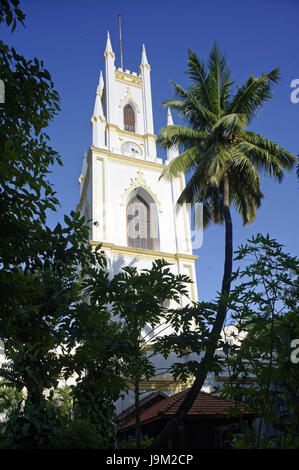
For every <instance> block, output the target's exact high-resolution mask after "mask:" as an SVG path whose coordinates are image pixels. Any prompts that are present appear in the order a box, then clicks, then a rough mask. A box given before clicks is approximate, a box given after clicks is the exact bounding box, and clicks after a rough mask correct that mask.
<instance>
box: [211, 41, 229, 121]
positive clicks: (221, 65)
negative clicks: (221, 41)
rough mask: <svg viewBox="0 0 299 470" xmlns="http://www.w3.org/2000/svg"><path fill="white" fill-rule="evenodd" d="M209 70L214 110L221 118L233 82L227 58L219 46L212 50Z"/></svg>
mask: <svg viewBox="0 0 299 470" xmlns="http://www.w3.org/2000/svg"><path fill="white" fill-rule="evenodd" d="M208 68H209V74H208V79H207V81H208V89H209V90H210V96H211V100H212V103H213V110H214V112H215V113H216V114H217V115H218V116H220V115H221V114H222V112H223V111H224V110H225V107H226V103H227V99H228V96H229V92H230V87H231V84H232V81H231V73H230V70H229V68H228V65H227V62H226V59H225V56H224V54H223V53H222V52H221V50H220V49H219V47H218V46H217V44H215V45H214V47H213V48H212V50H211V53H210V58H209V64H208Z"/></svg>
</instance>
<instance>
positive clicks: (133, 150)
mask: <svg viewBox="0 0 299 470" xmlns="http://www.w3.org/2000/svg"><path fill="white" fill-rule="evenodd" d="M121 153H122V154H123V155H126V156H127V157H135V156H136V157H137V156H138V155H142V150H141V148H140V147H139V145H137V144H135V143H134V142H124V143H123V144H122V146H121Z"/></svg>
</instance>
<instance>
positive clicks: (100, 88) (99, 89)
mask: <svg viewBox="0 0 299 470" xmlns="http://www.w3.org/2000/svg"><path fill="white" fill-rule="evenodd" d="M103 90H104V79H103V73H102V70H101V71H100V78H99V84H98V87H97V94H99V95H100V96H102V94H103Z"/></svg>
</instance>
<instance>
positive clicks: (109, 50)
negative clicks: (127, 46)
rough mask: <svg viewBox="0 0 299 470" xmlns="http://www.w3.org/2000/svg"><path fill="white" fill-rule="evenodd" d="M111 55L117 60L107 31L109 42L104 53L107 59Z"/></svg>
mask: <svg viewBox="0 0 299 470" xmlns="http://www.w3.org/2000/svg"><path fill="white" fill-rule="evenodd" d="M109 54H110V55H111V56H112V57H113V58H114V59H115V55H114V52H113V50H112V45H111V41H110V34H109V31H107V42H106V49H105V53H104V57H105V59H106V57H107V56H108V55H109Z"/></svg>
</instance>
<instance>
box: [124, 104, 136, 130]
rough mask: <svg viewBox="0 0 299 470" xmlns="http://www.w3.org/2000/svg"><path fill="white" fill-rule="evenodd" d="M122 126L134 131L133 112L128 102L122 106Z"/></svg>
mask: <svg viewBox="0 0 299 470" xmlns="http://www.w3.org/2000/svg"><path fill="white" fill-rule="evenodd" d="M124 128H125V131H130V132H135V113H134V109H133V108H132V106H131V105H130V104H126V106H125V107H124Z"/></svg>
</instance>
